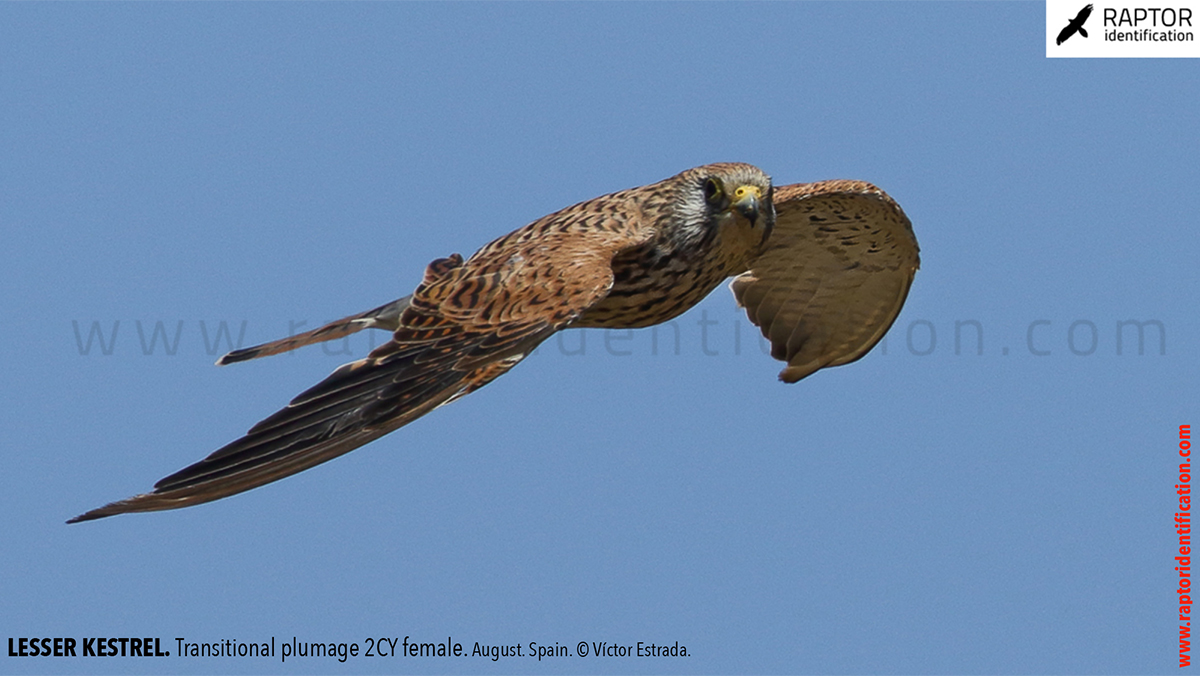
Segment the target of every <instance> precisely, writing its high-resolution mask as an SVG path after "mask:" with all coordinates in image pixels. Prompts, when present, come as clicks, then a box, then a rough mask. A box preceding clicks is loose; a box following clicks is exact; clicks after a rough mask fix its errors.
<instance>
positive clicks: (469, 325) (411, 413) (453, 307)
mask: <svg viewBox="0 0 1200 676" xmlns="http://www.w3.org/2000/svg"><path fill="white" fill-rule="evenodd" d="M533 225H537V223H535V224H533ZM522 230H524V229H522ZM522 230H518V231H517V232H515V233H513V234H512V235H509V236H508V238H504V239H502V240H498V241H497V242H495V243H493V244H491V245H489V246H488V247H485V249H484V250H481V251H480V253H479V254H476V256H474V257H472V259H471V260H470V261H467V262H466V263H464V262H463V259H462V257H461V256H458V255H455V256H452V257H450V258H443V259H439V260H437V261H434V262H433V263H431V264H430V265H429V268H428V270H427V271H426V273H425V279H424V281H423V282H422V283H421V285H420V286H418V287H417V290H416V291H415V292H414V293H413V295H412V296H411V297H408V298H404V299H401V300H399V301H396V302H394V303H389V304H388V305H385V306H381V307H380V308H376V309H375V310H371V311H368V312H365V313H362V314H359V315H354V316H351V317H347V318H345V319H342V320H339V321H337V322H332V323H331V324H328V325H326V326H324V327H321V328H319V329H316V330H315V331H311V332H308V333H307V334H302V335H301V336H297V337H295V338H291V339H284V340H282V341H275V342H274V343H268V344H266V345H264V346H259V347H257V348H249V349H248V350H241V351H238V352H234V353H231V354H230V355H227V356H226V357H225V358H223V359H222V360H221V362H219V363H228V362H230V361H240V360H242V359H250V358H253V357H256V356H262V355H264V354H275V353H277V352H282V351H286V350H289V349H295V348H296V347H299V346H301V345H304V344H308V343H312V342H318V341H321V340H329V339H332V338H338V337H341V336H343V335H347V334H348V333H353V332H354V331H358V330H360V329H361V328H366V327H370V326H383V327H388V326H389V324H391V323H394V327H395V333H394V336H393V339H392V340H391V341H389V342H388V343H385V344H384V345H382V346H380V347H379V348H377V349H376V350H374V351H373V352H372V353H371V354H370V355H369V356H368V357H367V358H365V359H361V360H358V361H355V362H351V363H349V364H346V365H344V366H342V367H341V368H339V369H337V370H336V371H334V372H333V373H332V374H331V375H330V376H329V377H328V378H326V379H325V380H324V381H322V382H320V383H319V384H317V385H316V386H315V387H313V388H311V389H309V390H308V391H306V392H304V393H302V394H300V395H299V396H297V397H296V398H295V399H293V400H292V401H291V403H289V404H288V405H287V406H286V407H285V408H283V409H282V410H280V411H278V412H277V413H275V414H274V415H272V416H270V417H269V418H267V419H265V420H263V421H262V422H260V423H258V424H257V425H255V426H254V427H252V428H251V429H250V431H249V432H247V433H246V435H245V436H244V437H242V438H240V439H238V440H236V441H234V442H232V443H230V444H228V445H227V446H225V447H223V448H221V449H219V450H217V451H216V452H214V453H213V454H211V455H209V456H208V457H207V458H205V459H203V460H201V461H200V462H197V463H195V464H193V465H191V466H189V467H186V468H184V469H182V470H180V471H179V472H176V473H175V474H172V475H170V476H168V477H166V478H164V479H162V480H161V481H159V482H158V483H157V484H155V486H154V490H153V491H152V492H150V493H145V494H142V495H136V496H134V497H131V498H128V499H126V500H121V501H118V502H114V503H111V504H108V505H106V506H104V507H101V508H99V509H94V510H92V511H90V512H87V513H86V514H82V515H80V516H77V517H75V518H74V519H71V521H70V522H69V523H74V522H78V521H87V520H91V519H99V518H102V517H106V516H112V515H114V514H121V513H125V512H146V511H155V510H164V509H176V508H179V507H187V506H189V505H195V504H199V503H203V502H208V501H211V500H216V499H219V498H223V497H226V496H229V495H233V494H235V493H240V492H242V491H246V490H249V489H251V488H255V487H258V486H261V485H263V484H266V483H270V482H272V481H276V480H278V479H282V478H284V477H286V476H290V475H292V474H295V473H297V472H300V471H303V470H305V469H308V468H310V467H312V466H314V465H317V464H320V463H322V462H325V461H327V460H331V459H333V458H335V457H337V456H339V455H342V454H344V453H348V452H349V451H352V450H354V449H355V448H358V447H359V446H362V445H363V444H365V443H367V442H369V441H372V440H374V439H377V438H379V437H381V436H383V435H385V434H387V433H388V432H391V431H393V430H395V429H397V428H399V427H401V426H403V425H405V424H407V423H409V422H411V421H413V420H415V419H417V418H419V417H421V416H422V415H424V414H426V413H428V412H429V411H431V410H433V409H435V408H437V407H438V406H441V405H443V404H446V403H448V402H450V401H452V400H454V399H456V398H457V397H460V396H462V395H464V394H467V393H469V392H472V391H473V390H476V389H478V388H480V387H483V386H484V385H486V384H487V383H489V382H491V381H492V380H494V379H495V378H497V377H499V376H500V375H502V374H503V373H505V372H506V371H508V370H509V369H510V368H512V367H513V366H515V365H516V364H517V362H519V361H520V360H521V359H522V358H524V357H525V355H527V354H529V352H530V351H531V350H533V348H534V347H536V346H537V345H538V343H540V342H541V341H543V340H545V339H546V338H547V337H549V336H550V335H551V334H553V333H554V332H555V331H557V330H558V329H560V328H563V327H565V326H566V325H568V324H570V323H571V322H572V321H573V320H574V319H575V318H576V317H578V316H579V315H580V314H581V313H582V312H583V311H584V310H585V309H586V308H587V307H589V306H590V305H592V304H593V303H595V302H596V301H597V300H598V299H600V298H602V297H603V296H604V295H605V294H606V293H607V292H608V290H609V288H610V287H611V286H612V269H611V260H612V256H613V255H614V253H615V252H616V251H617V250H618V249H620V247H621V246H622V239H621V238H620V237H619V236H617V235H616V234H614V233H612V232H602V233H601V235H600V236H599V237H597V238H588V237H586V236H581V235H580V233H578V232H575V233H563V232H552V233H549V234H546V235H544V236H542V237H540V238H536V240H535V241H531V240H530V239H529V238H528V237H526V238H524V239H523V238H522V237H520V236H518V235H520V234H521V233H522ZM506 240H507V243H506ZM522 246H527V247H529V248H527V249H522ZM534 247H536V249H537V250H536V251H534V250H532V249H533V248H534Z"/></svg>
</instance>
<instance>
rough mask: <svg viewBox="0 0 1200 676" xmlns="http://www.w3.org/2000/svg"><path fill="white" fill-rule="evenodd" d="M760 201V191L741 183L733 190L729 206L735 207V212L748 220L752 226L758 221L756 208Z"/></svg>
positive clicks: (757, 208)
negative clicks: (731, 201)
mask: <svg viewBox="0 0 1200 676" xmlns="http://www.w3.org/2000/svg"><path fill="white" fill-rule="evenodd" d="M761 203H762V192H761V191H760V190H759V189H758V188H756V187H754V186H752V185H743V186H740V187H738V189H737V190H735V191H734V193H733V203H732V204H731V205H730V206H731V207H733V208H734V209H737V212H738V213H739V214H741V215H742V216H743V217H744V218H745V219H746V220H748V221H750V225H751V226H754V224H755V223H757V222H758V210H759V205H760V204H761Z"/></svg>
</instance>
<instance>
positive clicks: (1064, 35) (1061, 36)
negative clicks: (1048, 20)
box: [1054, 5, 1092, 45]
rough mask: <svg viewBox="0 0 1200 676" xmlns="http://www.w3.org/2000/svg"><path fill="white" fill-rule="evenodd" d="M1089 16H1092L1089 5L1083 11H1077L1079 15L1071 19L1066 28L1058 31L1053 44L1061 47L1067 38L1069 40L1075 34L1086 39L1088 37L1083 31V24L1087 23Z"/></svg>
mask: <svg viewBox="0 0 1200 676" xmlns="http://www.w3.org/2000/svg"><path fill="white" fill-rule="evenodd" d="M1091 15H1092V6H1091V5H1088V6H1086V7H1084V8H1083V9H1081V10H1079V13H1078V14H1076V15H1075V18H1074V19H1071V23H1068V24H1067V27H1066V28H1064V29H1062V30H1061V31H1059V33H1058V39H1057V40H1055V41H1054V43H1055V44H1058V45H1061V44H1062V43H1064V42H1066V41H1067V39H1068V38H1070V37H1071V36H1072V35H1074V34H1076V33H1079V34H1080V35H1082V36H1083V37H1085V38H1086V37H1087V36H1088V34H1087V31H1085V30H1084V29H1083V24H1085V23H1087V20H1088V17H1089V16H1091Z"/></svg>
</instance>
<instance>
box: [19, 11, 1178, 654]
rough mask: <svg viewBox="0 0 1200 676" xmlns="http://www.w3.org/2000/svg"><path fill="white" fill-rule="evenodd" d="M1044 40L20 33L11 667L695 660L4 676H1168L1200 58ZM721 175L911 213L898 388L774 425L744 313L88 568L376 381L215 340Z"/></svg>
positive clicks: (775, 388) (823, 398) (663, 18)
mask: <svg viewBox="0 0 1200 676" xmlns="http://www.w3.org/2000/svg"><path fill="white" fill-rule="evenodd" d="M1044 36H1045V28H1044V10H1043V5H1042V4H1041V3H1036V2H1026V3H999V4H987V3H984V4H976V3H969V4H968V3H961V4H960V3H952V4H947V3H914V4H908V3H885V4H877V3H852V4H836V5H834V4H816V3H811V4H810V3H800V4H792V3H771V4H723V3H700V4H688V3H661V4H599V3H589V4H568V5H555V4H543V3H539V4H486V5H478V4H457V3H455V4H442V3H420V4H408V3H405V4H397V3H370V4H345V3H310V4H284V3H258V4H250V5H232V4H226V3H221V4H207V3H206V4H195V3H193V4H142V3H137V4H80V3H71V4H63V5H59V4H54V5H51V4H6V5H4V6H0V233H2V235H3V247H0V284H2V285H3V286H2V288H3V291H4V292H3V293H2V294H0V327H2V329H3V332H2V334H0V335H2V336H3V348H2V349H0V372H2V373H3V377H2V379H0V388H2V392H3V399H4V406H3V407H0V429H3V456H2V458H3V460H2V467H0V507H2V512H3V515H4V516H3V518H2V519H0V524H2V525H0V539H2V541H3V545H2V546H0V570H2V571H3V574H2V575H0V599H2V601H0V603H2V605H3V610H2V611H0V638H9V637H21V636H72V637H87V636H114V637H121V636H152V637H160V638H162V639H163V640H164V644H163V647H164V648H169V649H170V650H171V651H172V653H173V654H174V652H175V647H176V646H175V642H174V638H175V637H185V638H186V639H187V640H188V641H218V640H223V639H236V640H238V641H241V642H259V641H265V640H269V639H270V638H271V637H272V636H274V637H276V640H277V641H280V640H288V639H291V638H292V637H296V638H297V639H298V640H300V641H311V642H317V641H321V642H358V643H359V644H360V645H365V639H366V638H367V637H378V636H385V637H396V638H403V637H404V636H409V637H411V639H410V640H414V639H415V640H418V641H438V640H444V639H445V637H447V636H452V637H453V640H454V641H456V642H462V643H463V644H464V645H465V646H466V647H467V648H468V650H469V649H470V648H471V647H472V646H473V644H474V642H476V641H478V642H480V643H481V644H486V645H492V644H496V645H498V644H515V643H521V644H522V645H524V646H526V647H525V648H524V651H525V652H528V644H529V643H530V642H531V641H532V642H536V643H538V644H543V645H551V646H553V645H554V644H555V643H557V644H559V645H562V646H568V647H569V649H570V650H571V652H572V654H574V653H575V651H576V647H575V646H576V645H577V644H578V642H580V641H588V642H591V641H596V642H599V641H607V642H609V643H618V644H623V645H628V644H636V642H638V641H644V642H647V643H650V642H655V643H659V644H662V643H666V644H672V643H674V642H679V643H680V644H681V645H685V646H686V647H687V650H688V652H689V653H690V654H691V655H692V656H691V657H688V658H683V659H673V660H646V659H642V660H638V659H636V658H630V659H617V658H612V659H597V658H592V657H588V658H579V657H574V656H572V657H570V658H559V659H556V660H548V661H542V662H540V663H539V662H537V661H531V660H529V659H502V660H499V661H496V662H492V661H490V660H484V659H479V658H476V659H463V658H457V659H440V660H439V659H413V658H402V657H395V658H373V659H363V658H359V659H357V660H356V661H353V662H350V663H348V664H345V665H343V664H339V663H337V662H336V661H329V660H312V659H309V660H307V661H289V662H288V663H286V664H280V662H279V660H278V659H275V660H249V659H232V660H221V659H215V660H213V659H210V660H184V659H179V658H177V657H172V658H170V659H160V660H154V659H150V660H136V659H124V660H122V659H111V660H105V659H93V658H89V659H76V660H52V659H45V660H33V659H25V660H21V659H14V658H9V657H3V658H0V671H2V672H4V673H13V672H22V673H45V672H64V673H114V672H131V673H133V672H136V673H143V672H167V673H201V672H204V673H251V672H253V673H257V672H262V673H383V672H419V673H443V672H445V673H466V672H475V673H513V672H522V673H558V672H567V673H648V672H663V673H687V674H695V673H759V672H769V673H876V672H878V673H905V674H911V673H922V674H923V673H948V672H954V673H1005V674H1012V673H1020V674H1027V673H1152V672H1153V673H1167V672H1174V671H1177V666H1176V665H1177V661H1176V649H1177V647H1176V639H1177V627H1178V621H1177V616H1176V600H1175V594H1174V590H1175V587H1176V585H1175V581H1176V579H1177V578H1176V572H1175V571H1174V570H1173V567H1174V565H1176V564H1175V562H1174V561H1173V560H1172V556H1173V555H1174V553H1173V543H1174V542H1175V538H1176V536H1175V533H1174V530H1173V528H1172V518H1173V517H1172V515H1173V513H1174V511H1175V497H1176V496H1175V492H1174V488H1173V485H1174V484H1175V483H1176V479H1175V468H1176V463H1177V457H1176V455H1175V447H1176V441H1175V438H1176V434H1177V429H1178V426H1179V425H1180V424H1185V423H1190V424H1193V425H1196V424H1200V415H1198V407H1197V403H1198V400H1200V397H1198V396H1197V388H1196V378H1197V374H1198V371H1197V363H1198V359H1197V348H1198V345H1197V332H1198V329H1200V322H1198V321H1197V318H1196V307H1197V291H1198V288H1200V284H1198V282H1200V279H1198V278H1200V275H1198V273H1197V261H1196V254H1197V244H1198V243H1200V231H1198V230H1197V225H1198V223H1197V216H1196V213H1197V211H1196V196H1197V186H1200V162H1198V161H1197V158H1198V157H1200V105H1198V103H1200V77H1198V74H1200V72H1198V70H1197V67H1198V65H1200V64H1198V63H1197V62H1196V61H1184V60H1178V61H1169V60H1047V59H1046V58H1044V52H1045V49H1044ZM1093 39H1095V38H1094V37H1093ZM715 161H743V162H750V163H753V164H756V165H758V166H760V167H762V168H763V169H764V170H766V171H767V172H768V173H770V174H771V175H772V176H773V177H774V179H775V181H776V183H777V184H784V183H792V182H798V181H812V180H819V179H827V178H856V179H863V180H869V181H872V182H874V183H877V184H878V185H880V186H882V187H883V188H885V189H886V190H887V191H889V192H890V193H891V194H892V195H893V196H894V197H895V198H896V199H897V200H898V201H899V202H900V204H901V205H902V206H903V207H904V209H905V210H906V211H907V213H908V215H909V216H910V217H911V219H912V221H913V224H914V227H915V230H916V233H917V235H918V238H919V240H920V244H921V247H922V268H921V270H920V272H919V273H918V274H917V277H916V281H915V283H914V285H913V288H912V293H911V295H910V296H909V299H908V303H907V305H906V306H905V308H904V312H903V313H902V314H901V315H900V318H899V320H898V321H897V323H896V325H895V326H894V327H893V329H892V331H891V332H890V333H889V335H888V336H887V342H886V346H880V347H878V348H876V349H875V350H874V351H873V352H872V353H870V354H869V355H868V356H867V357H865V358H864V359H863V360H862V361H860V362H857V363H855V364H852V365H849V366H845V367H839V368H835V369H831V370H826V371H822V372H820V373H819V374H817V375H815V376H813V377H811V378H809V379H807V380H804V381H802V382H801V383H799V384H797V385H794V386H786V385H783V384H781V383H779V382H777V381H776V373H777V372H778V371H779V369H780V367H781V365H780V364H779V363H777V362H774V361H772V360H771V359H770V358H769V357H767V356H765V355H764V354H763V353H762V351H761V350H760V346H759V343H758V341H757V339H756V336H757V334H756V332H755V331H754V330H753V327H752V326H751V325H750V324H749V323H748V322H747V321H746V320H745V318H744V317H742V315H741V314H740V313H739V311H738V310H737V309H736V308H735V306H734V303H733V300H732V297H731V296H730V294H729V292H728V291H727V290H725V289H724V288H722V289H719V290H718V291H716V292H715V293H713V295H712V296H711V297H710V298H709V299H707V300H706V301H705V302H704V303H702V304H701V305H700V306H699V307H698V308H696V309H695V310H693V311H692V312H690V313H688V314H686V315H684V316H683V317H682V318H680V319H679V320H678V321H677V322H676V326H675V327H674V328H670V327H669V328H666V329H660V331H659V333H658V334H657V335H658V338H657V340H658V344H657V349H655V343H654V340H655V338H654V334H653V333H652V332H651V331H649V330H645V331H638V332H634V333H632V334H614V335H613V336H612V337H611V338H610V339H609V341H608V342H607V343H606V340H605V334H604V333H602V332H599V331H586V332H579V331H574V332H568V333H566V334H562V340H561V342H560V341H558V340H556V339H551V340H550V341H548V342H547V343H545V344H544V345H543V346H542V348H541V349H540V350H539V352H538V353H537V354H536V355H535V356H533V357H531V358H530V359H528V360H527V361H526V362H524V363H523V364H521V365H520V367H519V368H517V369H515V370H514V371H513V372H512V373H510V374H508V375H506V376H505V377H503V378H501V379H500V380H498V381H497V382H495V383H494V384H492V385H491V386H489V387H487V388H485V389H484V390H482V391H480V392H478V393H476V394H473V395H471V396H470V397H467V398H466V399H463V400H461V401H459V402H456V403H455V404H453V405H452V406H449V407H447V408H444V409H441V410H438V411H436V412H434V413H433V414H431V415H429V416H427V417H425V418H423V419H421V420H419V421H418V422H416V423H414V424H412V425H411V426H409V427H407V428H405V429H403V430H401V431H399V432H398V433H394V434H392V435H390V436H388V437H386V438H384V439H382V440H380V441H377V442H375V443H373V444H371V445H369V446H367V447H365V448H363V449H360V450H358V451H356V452H354V453H352V454H350V455H347V456H344V457H342V458H340V459H338V460H336V461H334V462H331V463H329V464H326V465H323V466H320V467H318V468H316V469H314V470H311V471H308V472H305V473H303V474H301V475H297V476H295V477H292V478H289V479H287V480H284V481H282V482H279V483H276V484H272V485H270V486H267V487H265V488H262V489H258V490H255V491H252V492H250V493H246V494H242V495H239V496H236V497H234V498H231V499H227V500H223V501H220V502H217V503H212V504H207V505H203V506H200V507H194V508H191V509H185V510H181V511H174V512H162V513H154V514H140V515H130V516H121V517H117V518H112V519H105V520H103V521H98V522H91V523H85V524H80V525H72V526H67V525H64V523H63V522H64V521H65V520H66V519H67V518H69V517H72V516H74V515H76V514H79V513H80V512H83V511H85V510H87V509H90V508H93V507H96V506H98V505H100V504H103V503H105V502H108V501H110V500H114V499H118V498H123V497H127V496H129V495H132V494H134V493H139V492H144V491H146V490H148V489H149V488H150V487H151V486H152V485H153V483H154V482H155V481H156V480H158V479H159V478H161V477H163V476H165V475H167V474H169V473H171V472H173V471H175V470H177V469H179V468H181V467H183V466H185V465H187V464H190V463H191V462H193V461H195V460H198V459H200V458H201V457H203V456H204V455H206V454H208V453H209V452H210V451H212V450H214V449H215V448H217V447H219V446H221V445H222V444H224V443H226V442H228V441H230V440H232V439H233V438H235V437H237V436H239V435H240V434H241V433H242V432H244V431H245V430H246V429H247V428H249V427H250V426H251V425H252V424H253V423H255V422H256V421H258V420H259V419H261V418H262V417H265V416H266V415H267V414H269V413H271V412H273V411H275V410H276V409H277V408H279V407H280V406H282V405H283V404H285V403H286V402H287V401H288V399H290V398H291V397H292V396H293V395H295V394H296V393H298V392H300V391H301V390H303V389H304V388H306V387H308V386H309V385H311V384H313V383H315V382H316V381H318V380H320V379H321V378H322V377H324V376H325V375H326V374H327V373H328V372H330V371H332V370H333V369H334V368H336V367H337V366H338V365H339V364H341V363H343V362H345V361H349V360H350V359H352V358H357V357H361V356H363V355H364V354H365V353H366V351H367V350H368V349H369V348H370V342H369V340H370V339H369V338H368V337H367V336H366V335H365V334H359V335H358V336H355V337H354V338H353V339H352V340H350V341H349V342H348V343H347V344H346V345H341V344H334V345H332V349H326V350H323V349H322V348H321V347H311V348H306V349H304V350H301V351H300V352H298V353H296V354H292V355H286V356H280V357H275V358H272V359H268V360H264V361H259V362H251V363H247V364H239V365H236V366H230V367H226V368H217V367H215V366H213V365H212V362H213V361H214V360H215V359H216V357H217V356H218V355H219V354H220V353H221V352H224V351H225V350H226V349H228V347H229V345H228V343H227V340H228V338H222V339H221V342H220V344H219V345H216V346H214V342H215V341H216V334H217V331H218V330H219V327H220V323H221V322H224V323H225V325H226V326H227V327H228V328H229V329H230V330H231V333H232V338H233V339H234V341H235V342H236V341H237V339H238V337H239V332H240V331H241V329H242V327H243V326H244V336H242V342H243V343H244V344H246V345H249V344H252V343H255V342H261V341H265V340H270V339H273V338H277V337H281V336H283V335H287V334H288V333H289V332H290V331H293V330H298V328H312V327H314V326H316V325H317V324H319V323H321V322H324V321H327V320H330V319H333V318H336V317H340V316H344V315H347V314H351V313H354V312H359V311H362V310H365V309H368V308H371V307H374V306H376V305H378V304H381V303H384V302H387V301H390V300H392V299H394V298H398V297H400V296H403V295H405V294H407V293H409V292H410V291H411V290H412V288H413V287H414V286H415V285H416V283H417V282H418V281H419V279H420V276H421V273H422V270H423V268H424V266H425V264H426V263H428V262H429V261H430V260H432V259H434V258H437V257H440V256H445V255H448V254H450V253H452V252H462V253H464V254H469V253H471V252H473V251H474V250H475V249H476V248H478V247H479V246H481V245H483V244H484V243H486V242H488V241H490V240H491V239H493V238H495V237H497V236H499V235H502V234H504V233H506V232H508V231H510V230H512V229H514V228H516V227H519V226H521V225H524V224H525V223H527V222H529V221H531V220H533V219H535V218H537V217H539V216H541V215H543V214H546V213H549V212H551V211H554V210H556V209H559V208H561V207H563V206H566V205H569V204H573V203H575V202H578V201H581V200H584V199H588V198H591V197H594V196H597V195H600V194H603V193H607V192H612V191H615V190H619V189H623V188H627V187H631V186H635V185H642V184H645V183H649V182H653V181H656V180H659V179H662V178H665V177H667V176H671V175H673V174H675V173H677V172H679V171H681V170H683V169H686V168H688V167H691V166H695V165H698V164H704V163H708V162H715ZM1126 320H1138V321H1141V322H1158V324H1153V323H1150V324H1145V325H1144V327H1145V337H1144V344H1143V346H1142V352H1143V353H1141V354H1140V353H1139V348H1138V338H1137V328H1136V327H1135V326H1133V325H1127V326H1126V328H1125V332H1124V334H1122V335H1123V338H1122V339H1121V340H1120V342H1118V326H1119V324H1118V323H1119V322H1122V321H1126ZM301 322H305V323H303V324H301ZM702 322H703V323H702ZM969 322H974V323H969ZM160 323H161V326H162V334H161V335H159V337H158V339H157V342H154V344H153V345H151V343H152V337H153V334H154V331H155V327H156V326H159V324H160ZM93 326H96V327H98V331H100V333H101V334H102V338H103V340H101V338H100V337H97V336H95V335H93V337H92V339H91V342H90V348H89V347H88V345H89V335H90V334H91V331H92V327H93ZM956 326H958V327H959V329H960V330H959V332H958V333H959V335H958V339H959V340H958V341H957V345H956V335H955V334H956ZM1158 326H1161V327H1162V329H1163V330H1164V331H1165V338H1164V339H1163V340H1162V341H1161V342H1160V332H1159V329H1158V328H1157V327H1158ZM676 330H677V331H678V336H679V348H678V353H677V354H676V350H675V345H674V335H675V334H674V332H675V331H676ZM139 331H140V333H139ZM980 332H981V333H982V354H979V353H978V349H979V342H978V336H979V335H980ZM164 337H166V338H168V339H169V341H168V342H169V343H170V344H171V349H170V350H167V349H166V347H165V346H164V341H163V338H164ZM371 338H373V339H374V341H375V343H376V344H378V342H380V341H382V339H383V338H384V336H383V335H382V334H376V335H375V336H373V337H371ZM176 340H177V342H176ZM151 347H152V348H153V349H151ZM1035 352H1036V354H1035ZM1040 353H1047V354H1040ZM5 654H7V653H5Z"/></svg>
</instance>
